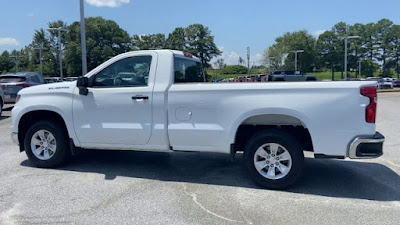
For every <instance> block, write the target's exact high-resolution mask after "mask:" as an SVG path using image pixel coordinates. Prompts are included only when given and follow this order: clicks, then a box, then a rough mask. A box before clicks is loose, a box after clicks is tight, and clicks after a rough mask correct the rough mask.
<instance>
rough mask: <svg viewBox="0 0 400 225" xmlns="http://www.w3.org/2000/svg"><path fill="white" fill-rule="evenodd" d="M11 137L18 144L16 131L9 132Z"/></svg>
mask: <svg viewBox="0 0 400 225" xmlns="http://www.w3.org/2000/svg"><path fill="white" fill-rule="evenodd" d="M11 139H12V141H13V142H14V144H17V145H19V140H18V133H17V132H12V133H11Z"/></svg>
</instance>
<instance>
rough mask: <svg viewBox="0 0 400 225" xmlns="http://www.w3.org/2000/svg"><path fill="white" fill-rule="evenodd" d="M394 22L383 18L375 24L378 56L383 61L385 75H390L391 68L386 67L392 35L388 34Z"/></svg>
mask: <svg viewBox="0 0 400 225" xmlns="http://www.w3.org/2000/svg"><path fill="white" fill-rule="evenodd" d="M392 25H393V22H392V21H390V20H388V19H381V20H379V21H378V22H377V23H376V25H375V31H376V32H375V43H376V46H377V58H378V60H379V61H382V71H383V76H388V75H389V68H387V67H386V60H387V58H388V48H389V45H390V37H389V36H388V34H389V31H390V28H391V27H392Z"/></svg>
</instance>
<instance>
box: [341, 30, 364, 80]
mask: <svg viewBox="0 0 400 225" xmlns="http://www.w3.org/2000/svg"><path fill="white" fill-rule="evenodd" d="M340 38H341V39H343V40H344V79H345V80H347V42H348V40H349V39H354V38H360V36H344V37H340Z"/></svg>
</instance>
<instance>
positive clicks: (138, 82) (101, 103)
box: [73, 53, 157, 149]
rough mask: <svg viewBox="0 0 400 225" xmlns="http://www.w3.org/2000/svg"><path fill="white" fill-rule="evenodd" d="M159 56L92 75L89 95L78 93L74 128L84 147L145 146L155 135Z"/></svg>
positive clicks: (131, 59)
mask: <svg viewBox="0 0 400 225" xmlns="http://www.w3.org/2000/svg"><path fill="white" fill-rule="evenodd" d="M156 62H157V54H155V53H147V54H145V55H137V54H134V55H130V56H124V57H123V58H119V59H118V60H115V61H114V62H110V63H109V65H108V66H106V67H104V68H103V69H102V70H101V71H99V72H98V73H96V74H94V75H92V76H91V77H90V78H89V80H90V83H91V85H90V87H89V88H88V90H89V91H88V94H87V95H80V94H79V89H78V88H75V90H74V101H73V118H74V128H75V132H76V135H77V137H78V140H79V141H80V143H81V146H82V147H86V148H107V149H121V148H122V149H123V148H129V146H133V145H145V144H146V143H147V142H148V141H149V139H150V136H151V132H152V91H153V84H154V77H155V70H156Z"/></svg>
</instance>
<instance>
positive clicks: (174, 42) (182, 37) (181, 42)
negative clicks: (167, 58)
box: [165, 27, 186, 51]
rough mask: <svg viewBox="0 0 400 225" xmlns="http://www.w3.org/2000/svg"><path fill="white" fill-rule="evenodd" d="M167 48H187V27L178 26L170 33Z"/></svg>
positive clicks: (183, 49) (182, 49)
mask: <svg viewBox="0 0 400 225" xmlns="http://www.w3.org/2000/svg"><path fill="white" fill-rule="evenodd" d="M165 48H167V49H174V50H181V51H185V50H186V31H185V28H182V27H177V28H175V30H174V31H172V33H170V34H169V35H168V38H167V40H166V42H165Z"/></svg>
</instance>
